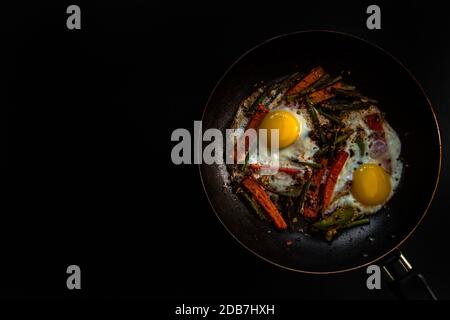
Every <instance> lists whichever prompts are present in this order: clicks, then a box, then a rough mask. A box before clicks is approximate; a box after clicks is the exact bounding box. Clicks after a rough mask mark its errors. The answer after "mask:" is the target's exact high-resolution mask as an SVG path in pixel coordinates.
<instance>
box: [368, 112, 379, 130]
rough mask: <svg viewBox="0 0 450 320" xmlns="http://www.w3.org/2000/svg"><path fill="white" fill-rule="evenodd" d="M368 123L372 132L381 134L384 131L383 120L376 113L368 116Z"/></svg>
mask: <svg viewBox="0 0 450 320" xmlns="http://www.w3.org/2000/svg"><path fill="white" fill-rule="evenodd" d="M366 122H367V125H368V126H369V129H370V130H373V131H377V132H380V131H382V130H383V126H382V119H381V116H380V114H378V113H374V114H369V115H368V116H366Z"/></svg>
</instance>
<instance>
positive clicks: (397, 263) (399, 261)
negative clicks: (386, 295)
mask: <svg viewBox="0 0 450 320" xmlns="http://www.w3.org/2000/svg"><path fill="white" fill-rule="evenodd" d="M383 270H384V272H385V273H386V274H387V276H388V278H389V287H390V288H391V290H392V291H393V292H394V294H395V295H396V296H397V297H398V298H400V299H405V300H437V297H436V295H435V294H434V292H433V290H432V289H431V287H430V286H429V285H428V283H427V281H426V280H425V278H424V277H423V275H422V274H420V273H419V272H417V271H416V270H414V268H413V267H412V265H411V264H410V263H409V262H408V260H406V258H405V256H404V255H403V254H402V253H401V252H400V250H396V251H395V252H394V253H393V254H391V255H390V256H389V257H388V258H387V259H386V260H385V261H384V263H383Z"/></svg>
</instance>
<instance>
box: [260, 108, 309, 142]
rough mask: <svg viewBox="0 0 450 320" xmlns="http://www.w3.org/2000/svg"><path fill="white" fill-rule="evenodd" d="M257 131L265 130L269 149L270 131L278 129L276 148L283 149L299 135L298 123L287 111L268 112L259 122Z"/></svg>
mask: <svg viewBox="0 0 450 320" xmlns="http://www.w3.org/2000/svg"><path fill="white" fill-rule="evenodd" d="M259 129H267V145H268V147H270V137H271V130H272V129H278V130H279V131H278V137H279V142H278V147H279V148H280V149H282V148H285V147H287V146H289V145H291V144H292V143H294V142H295V140H297V138H298V136H299V134H300V129H301V128H300V123H299V122H298V120H297V118H296V117H295V116H294V115H293V114H292V113H291V112H289V111H287V110H276V111H271V112H269V113H268V114H267V115H266V116H265V117H264V119H263V121H262V122H261V125H260V126H259Z"/></svg>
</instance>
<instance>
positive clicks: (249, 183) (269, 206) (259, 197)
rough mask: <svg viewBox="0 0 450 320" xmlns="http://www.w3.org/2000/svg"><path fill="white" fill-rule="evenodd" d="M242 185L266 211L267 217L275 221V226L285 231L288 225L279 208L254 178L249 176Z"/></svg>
mask: <svg viewBox="0 0 450 320" xmlns="http://www.w3.org/2000/svg"><path fill="white" fill-rule="evenodd" d="M242 185H243V186H244V187H245V188H246V189H247V191H248V192H249V193H251V195H252V196H253V198H254V199H255V200H256V202H258V204H259V205H260V206H261V207H262V208H263V209H264V211H266V213H267V215H268V216H269V217H270V218H271V219H272V220H273V222H274V224H275V226H276V227H277V228H278V229H280V230H284V229H286V228H287V224H286V222H285V221H284V219H283V217H282V216H281V214H280V212H279V211H278V208H277V207H276V206H275V204H274V203H273V202H272V200H270V197H269V195H268V194H267V193H266V191H265V190H264V188H263V187H262V186H261V185H260V184H259V183H258V182H257V181H256V180H255V178H253V177H252V176H249V177H247V178H245V179H244V181H242Z"/></svg>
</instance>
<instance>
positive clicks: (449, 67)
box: [0, 1, 450, 302]
mask: <svg viewBox="0 0 450 320" xmlns="http://www.w3.org/2000/svg"><path fill="white" fill-rule="evenodd" d="M332 3H334V2H331V1H330V2H329V3H328V2H323V1H317V2H314V4H313V3H311V2H310V3H308V4H306V3H299V2H297V3H296V4H295V5H294V4H292V3H284V4H282V3H279V2H272V3H261V2H259V3H258V4H252V5H250V4H247V5H245V6H243V5H242V4H238V3H231V2H228V3H223V4H221V5H217V4H214V5H213V4H209V5H206V4H194V3H186V4H184V5H182V4H177V3H166V4H163V3H162V2H161V3H158V2H152V4H150V3H149V2H147V1H141V2H135V3H133V4H131V3H130V2H127V3H125V1H124V3H122V4H120V3H111V2H104V3H96V4H93V3H90V4H86V5H85V4H80V6H81V10H82V18H81V19H82V29H81V30H78V31H77V30H72V31H69V30H68V29H67V28H66V18H67V14H66V13H65V11H66V7H67V5H69V4H72V3H63V2H61V3H60V4H58V5H50V4H33V5H25V4H23V5H21V6H17V7H16V8H14V9H11V10H5V11H4V13H5V15H6V16H9V17H6V20H4V21H3V22H5V21H6V23H5V27H4V28H3V30H2V35H3V36H4V39H5V40H6V41H4V50H3V51H4V52H3V53H6V57H5V58H4V59H3V65H4V68H3V70H4V74H3V75H2V78H4V80H5V85H4V86H3V88H4V89H6V90H5V92H6V95H5V96H4V97H6V98H3V99H2V101H3V105H4V107H3V108H2V114H1V119H2V120H1V121H2V122H1V124H2V131H1V133H2V138H1V140H0V141H1V143H2V145H1V147H2V157H1V179H0V185H1V190H2V195H1V203H2V210H1V212H2V215H1V216H2V221H1V224H0V228H1V232H0V241H1V246H2V256H1V260H2V263H1V275H2V279H1V282H0V294H1V296H2V297H5V298H11V297H12V298H23V297H28V298H48V297H52V298H146V299H151V300H164V301H170V302H176V301H178V302H188V301H193V300H195V301H203V302H205V301H219V302H221V301H229V300H231V299H238V300H239V301H242V302H245V301H247V302H248V301H255V300H258V301H267V302H271V301H279V300H284V299H289V300H302V299H391V298H393V295H392V294H391V293H390V292H389V291H388V290H387V288H386V284H385V283H383V289H382V290H372V291H369V290H368V289H367V288H366V285H365V281H366V278H367V275H366V274H365V270H363V269H360V270H356V271H352V272H349V273H345V274H337V275H329V276H315V275H304V274H299V273H293V272H290V271H285V270H282V269H279V268H277V267H275V266H272V265H270V264H268V263H266V262H264V261H262V260H260V259H259V258H257V257H256V256H254V255H252V254H251V253H250V252H248V251H246V250H245V249H244V248H242V247H241V246H240V245H239V244H238V243H237V242H236V241H235V240H233V239H232V238H231V236H230V235H229V234H228V233H227V231H226V230H225V229H224V228H223V227H222V225H221V224H220V222H219V220H218V219H217V218H216V216H215V215H214V213H213V211H212V210H211V208H210V206H209V203H208V202H207V199H206V196H205V194H204V192H203V189H202V185H201V181H200V177H199V173H198V168H197V166H195V165H191V166H175V165H173V164H172V163H171V160H170V151H171V148H172V147H173V145H174V143H171V141H170V135H171V133H172V131H173V130H174V129H176V128H188V129H189V130H190V131H192V128H193V121H194V120H200V119H201V115H202V111H203V108H204V106H205V104H206V101H207V99H208V96H209V94H210V92H211V91H212V89H213V88H214V86H215V84H216V82H217V81H218V80H219V78H220V77H221V75H222V74H223V73H224V72H225V70H226V69H227V68H228V66H229V65H230V64H231V63H232V62H233V61H234V60H236V59H237V58H238V57H239V56H240V55H241V54H243V53H244V52H245V51H246V50H248V49H250V48H251V47H253V46H254V45H256V44H258V43H260V42H262V41H264V40H266V39H268V38H270V37H273V36H276V35H279V34H283V33H288V32H292V31H297V30H307V29H329V30H338V31H343V32H348V33H351V34H354V35H357V36H360V37H362V38H364V39H367V40H369V41H372V42H373V43H375V44H377V45H380V46H381V47H382V48H384V49H386V50H387V51H388V52H390V53H392V54H393V55H394V56H396V57H397V58H398V59H399V60H400V61H401V62H403V63H404V64H405V65H406V66H407V67H408V68H409V69H410V70H411V71H412V73H413V74H414V75H415V76H416V77H417V79H418V80H419V82H420V83H421V84H422V85H423V87H424V89H425V92H426V93H427V94H428V95H429V97H430V99H431V101H432V103H433V105H434V107H435V109H436V111H437V115H438V117H439V120H440V125H441V134H442V136H443V137H442V138H443V142H444V150H443V151H444V158H443V160H444V162H443V172H442V177H441V183H440V186H439V189H438V192H437V195H436V197H435V201H434V202H433V204H432V206H431V209H430V211H429V214H428V215H427V217H426V218H425V219H424V221H423V223H422V225H421V226H420V227H419V228H418V229H417V231H416V233H415V235H414V236H413V237H412V238H411V239H410V240H409V241H408V242H407V244H406V245H405V246H404V247H403V248H402V250H403V251H404V253H405V254H406V256H407V257H408V258H409V260H410V261H411V262H412V263H413V265H414V266H415V267H417V269H419V270H420V271H422V273H423V274H424V275H425V276H426V277H427V278H428V281H429V283H430V284H431V286H432V287H433V288H434V290H435V291H436V293H437V295H438V296H439V297H440V298H447V299H448V298H450V290H449V287H450V279H449V275H448V270H450V262H449V259H448V257H447V255H448V254H447V252H448V240H447V238H448V235H447V233H448V231H447V230H448V226H449V225H450V218H449V213H448V211H449V210H448V209H449V206H448V199H447V197H446V195H447V194H448V188H449V187H450V186H449V173H448V170H446V163H447V159H448V156H447V154H448V149H447V148H446V147H445V145H446V141H447V140H448V135H449V133H450V124H449V121H450V113H449V102H450V98H449V96H448V86H449V85H450V78H449V74H450V42H449V41H448V39H449V35H450V34H449V31H450V20H449V19H448V17H447V15H446V11H445V10H444V8H442V6H441V5H440V4H439V3H440V2H436V3H435V4H433V3H432V2H429V1H427V2H423V1H413V2H407V3H399V2H398V3H397V2H396V4H395V5H394V4H387V3H380V2H376V4H379V5H380V7H381V10H382V29H381V30H373V31H372V30H368V29H367V28H366V18H367V16H368V15H367V14H366V8H367V6H368V5H369V4H372V2H364V1H358V2H355V3H352V2H350V1H340V2H339V3H334V4H332ZM8 18H12V19H8ZM343 50H345V48H343ZM368 63H370V61H369V62H368ZM387 76H389V75H387ZM380 81H382V79H380ZM399 94H407V93H399ZM404 108H405V114H406V116H405V121H408V120H407V113H408V109H407V106H404ZM5 119H6V120H5ZM5 129H6V130H5ZM5 137H6V138H5ZM5 151H6V152H5ZM417 156H418V157H426V155H425V154H418V155H417ZM70 264H77V265H79V266H80V267H81V270H82V290H80V291H69V290H67V288H66V277H67V275H66V268H67V266H68V265H70Z"/></svg>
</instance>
